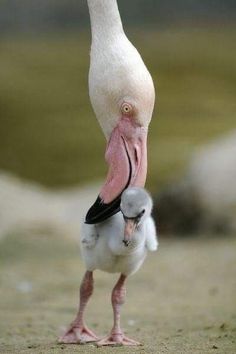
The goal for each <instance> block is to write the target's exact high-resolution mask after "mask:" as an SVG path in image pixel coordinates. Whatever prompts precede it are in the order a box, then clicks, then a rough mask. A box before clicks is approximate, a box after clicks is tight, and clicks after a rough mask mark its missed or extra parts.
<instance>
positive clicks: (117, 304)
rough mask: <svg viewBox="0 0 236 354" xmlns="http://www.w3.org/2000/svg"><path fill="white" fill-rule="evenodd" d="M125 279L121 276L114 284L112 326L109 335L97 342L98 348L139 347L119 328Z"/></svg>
mask: <svg viewBox="0 0 236 354" xmlns="http://www.w3.org/2000/svg"><path fill="white" fill-rule="evenodd" d="M125 279H126V276H125V275H123V274H121V276H120V278H119V280H118V282H117V283H116V285H115V287H114V289H113V291H112V295H111V301H112V307H113V313H114V325H113V327H112V330H111V333H110V335H109V336H107V337H105V338H103V339H101V340H100V341H98V342H97V345H98V346H103V345H140V343H139V342H136V341H135V340H133V339H130V338H128V337H126V336H125V335H124V333H123V331H122V329H121V327H120V309H121V305H123V304H124V302H125V295H126V289H125Z"/></svg>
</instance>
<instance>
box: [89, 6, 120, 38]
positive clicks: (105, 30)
mask: <svg viewBox="0 0 236 354" xmlns="http://www.w3.org/2000/svg"><path fill="white" fill-rule="evenodd" d="M87 2H88V7H89V15H90V21H91V31H92V41H96V40H97V41H101V40H103V39H106V38H107V37H110V36H115V35H117V34H119V33H123V27H122V22H121V18H120V13H119V9H118V5H117V1H116V0H87Z"/></svg>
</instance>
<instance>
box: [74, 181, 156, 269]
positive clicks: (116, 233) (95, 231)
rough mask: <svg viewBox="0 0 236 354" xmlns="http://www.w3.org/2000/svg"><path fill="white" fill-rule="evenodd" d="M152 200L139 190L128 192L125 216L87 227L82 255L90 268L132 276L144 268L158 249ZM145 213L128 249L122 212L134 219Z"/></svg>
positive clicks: (123, 200) (123, 203) (123, 202)
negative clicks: (152, 215)
mask: <svg viewBox="0 0 236 354" xmlns="http://www.w3.org/2000/svg"><path fill="white" fill-rule="evenodd" d="M151 208H152V200H151V197H150V196H149V194H148V193H147V192H146V191H145V190H144V189H143V188H138V187H132V188H128V189H127V190H126V191H125V192H123V194H122V198H121V212H119V213H117V214H116V215H114V216H112V217H111V218H109V219H107V220H105V221H104V222H102V223H100V224H97V225H87V224H84V225H83V228H82V235H81V242H80V244H81V253H82V257H83V260H84V262H85V265H86V268H87V270H89V271H94V270H96V269H100V270H103V271H105V272H109V273H122V274H124V275H126V276H127V275H130V274H133V273H134V272H136V271H137V270H138V269H139V268H140V266H141V265H142V263H143V261H144V259H145V257H146V254H147V251H155V250H156V249H157V246H158V243H157V237H156V230H155V225H154V222H153V219H152V217H151V216H150V213H151ZM142 210H145V212H144V214H143V216H142V217H141V219H140V221H139V223H138V226H137V228H136V230H135V231H134V233H133V235H132V236H131V240H130V243H129V245H128V246H125V244H124V242H123V241H124V229H125V221H124V218H123V215H122V212H123V213H124V214H125V215H126V216H127V217H130V218H134V217H136V216H137V215H139V214H140V213H141V212H142Z"/></svg>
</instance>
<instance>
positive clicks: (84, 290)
mask: <svg viewBox="0 0 236 354" xmlns="http://www.w3.org/2000/svg"><path fill="white" fill-rule="evenodd" d="M120 209H121V211H120V212H119V213H117V214H115V215H113V216H112V217H110V218H108V219H106V220H105V221H104V222H101V223H99V224H95V225H90V224H83V229H82V234H81V241H80V245H81V252H82V257H83V260H84V262H85V265H86V268H87V271H86V272H85V275H84V278H83V281H82V283H81V287H80V305H79V311H78V314H77V316H76V319H75V320H74V321H73V323H72V324H71V326H70V327H69V329H68V330H67V331H66V333H65V334H64V336H62V337H61V338H60V342H61V343H86V342H92V341H97V345H98V346H103V345H139V344H140V343H138V342H136V341H134V340H133V339H130V338H128V337H126V336H125V335H124V333H123V331H122V329H121V327H120V307H121V305H122V304H123V303H124V301H125V280H126V278H127V277H128V276H129V275H131V274H133V273H135V272H136V271H137V270H138V269H139V268H140V267H141V265H142V264H143V261H144V259H145V257H146V254H147V251H156V250H157V247H158V242H157V236H156V229H155V225H154V221H153V219H152V217H151V210H152V199H151V197H150V195H149V194H148V193H147V191H146V190H145V189H143V188H141V187H129V188H128V189H126V190H125V191H124V192H123V193H122V196H121V205H120ZM96 269H100V270H102V271H105V272H108V273H120V274H121V275H120V277H119V280H118V282H117V283H116V285H115V287H114V289H113V291H112V295H111V301H112V307H113V314H114V324H113V327H112V330H111V333H110V334H109V335H108V336H107V337H105V338H103V339H101V340H98V337H97V336H96V335H95V334H94V333H93V332H92V331H91V330H89V329H88V328H87V326H86V325H85V323H84V319H83V313H84V309H85V306H86V304H87V302H88V300H89V298H90V296H91V295H92V292H93V271H95V270H96Z"/></svg>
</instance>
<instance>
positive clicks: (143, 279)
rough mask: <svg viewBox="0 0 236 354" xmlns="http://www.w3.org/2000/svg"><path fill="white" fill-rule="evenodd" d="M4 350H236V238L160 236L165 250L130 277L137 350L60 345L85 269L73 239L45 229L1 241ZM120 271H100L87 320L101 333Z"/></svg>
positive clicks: (125, 314)
mask: <svg viewBox="0 0 236 354" xmlns="http://www.w3.org/2000/svg"><path fill="white" fill-rule="evenodd" d="M0 267H1V268H0V269H1V278H0V285H1V288H0V311H1V321H0V337H1V338H0V353H2V354H4V353H12V354H15V353H111V352H112V353H173V354H178V353H188V354H190V353H193V354H195V353H201V354H202V353H219V354H223V353H227V354H234V353H236V301H235V294H236V278H235V269H236V240H235V239H234V238H232V237H231V238H225V237H224V236H222V237H218V238H214V237H201V238H195V239H174V238H173V239H163V238H160V249H159V251H158V252H157V253H155V254H151V255H150V256H149V257H148V259H147V260H146V263H145V264H144V266H143V267H142V269H141V270H140V271H139V272H138V273H137V274H135V275H134V276H132V277H130V279H129V280H128V284H127V288H128V289H127V302H126V304H125V305H124V306H123V309H122V324H123V328H124V329H125V332H126V333H127V334H128V335H129V336H130V337H133V338H135V339H137V340H139V341H141V342H142V343H143V346H141V347H137V348H131V347H129V348H127V347H116V348H99V349H98V348H96V347H95V346H94V345H92V344H89V345H59V344H57V342H56V340H57V337H58V335H59V334H60V333H62V331H63V328H64V327H65V325H68V324H69V323H70V321H71V320H72V319H73V317H74V314H75V311H76V308H77V300H78V288H79V282H80V280H81V277H82V275H83V272H84V267H83V265H82V263H81V260H80V257H79V255H78V247H77V244H76V242H75V241H74V240H73V239H71V238H70V237H68V238H66V237H65V238H63V237H61V236H59V235H57V234H55V233H52V232H51V233H50V232H49V231H48V230H41V233H39V232H38V233H34V234H26V233H21V234H20V233H15V234H9V235H8V237H5V238H3V239H2V240H1V241H0ZM116 278H117V276H112V275H108V274H105V273H102V272H96V273H95V292H94V295H93V298H92V299H91V302H90V303H89V307H88V309H87V313H86V317H87V323H88V325H89V326H90V327H91V329H93V330H94V331H95V332H96V333H97V334H99V335H101V336H103V335H105V334H107V332H108V331H109V329H110V327H111V324H112V311H111V306H110V291H111V288H112V286H113V284H114V283H115V281H116Z"/></svg>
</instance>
